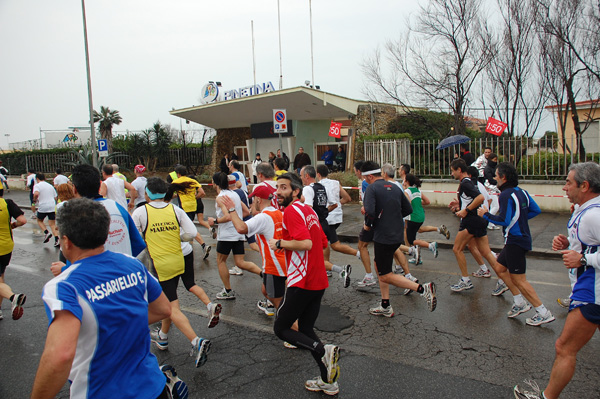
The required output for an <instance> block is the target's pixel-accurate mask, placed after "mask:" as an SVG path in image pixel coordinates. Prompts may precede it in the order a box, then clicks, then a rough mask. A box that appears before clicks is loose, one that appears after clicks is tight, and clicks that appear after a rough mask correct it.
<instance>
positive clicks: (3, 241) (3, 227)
mask: <svg viewBox="0 0 600 399" xmlns="http://www.w3.org/2000/svg"><path fill="white" fill-rule="evenodd" d="M14 246H15V243H14V242H13V236H12V227H10V214H9V213H8V206H7V205H6V201H5V200H4V198H0V255H6V254H9V253H11V252H12V250H13V248H14Z"/></svg>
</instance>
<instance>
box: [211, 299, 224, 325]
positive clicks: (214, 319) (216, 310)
mask: <svg viewBox="0 0 600 399" xmlns="http://www.w3.org/2000/svg"><path fill="white" fill-rule="evenodd" d="M221 308H222V306H221V304H220V303H213V304H212V306H211V307H210V309H209V310H208V328H213V327H214V326H216V325H217V324H219V315H220V314H221Z"/></svg>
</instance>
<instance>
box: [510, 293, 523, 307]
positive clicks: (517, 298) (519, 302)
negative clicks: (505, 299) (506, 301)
mask: <svg viewBox="0 0 600 399" xmlns="http://www.w3.org/2000/svg"><path fill="white" fill-rule="evenodd" d="M513 300H514V301H515V305H517V306H523V305H525V299H523V295H521V294H519V295H515V296H513Z"/></svg>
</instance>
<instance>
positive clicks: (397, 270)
mask: <svg viewBox="0 0 600 399" xmlns="http://www.w3.org/2000/svg"><path fill="white" fill-rule="evenodd" d="M394 274H402V275H404V269H403V268H402V266H401V265H394Z"/></svg>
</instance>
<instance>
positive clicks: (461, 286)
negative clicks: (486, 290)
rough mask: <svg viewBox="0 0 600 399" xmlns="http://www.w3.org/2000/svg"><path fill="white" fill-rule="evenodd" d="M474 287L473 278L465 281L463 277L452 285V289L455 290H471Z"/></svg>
mask: <svg viewBox="0 0 600 399" xmlns="http://www.w3.org/2000/svg"><path fill="white" fill-rule="evenodd" d="M472 288H473V283H472V282H471V280H469V281H464V280H463V279H462V278H461V279H460V280H459V281H458V283H457V284H454V285H452V286H450V289H451V290H452V291H454V292H460V291H465V290H470V289H472Z"/></svg>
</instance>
